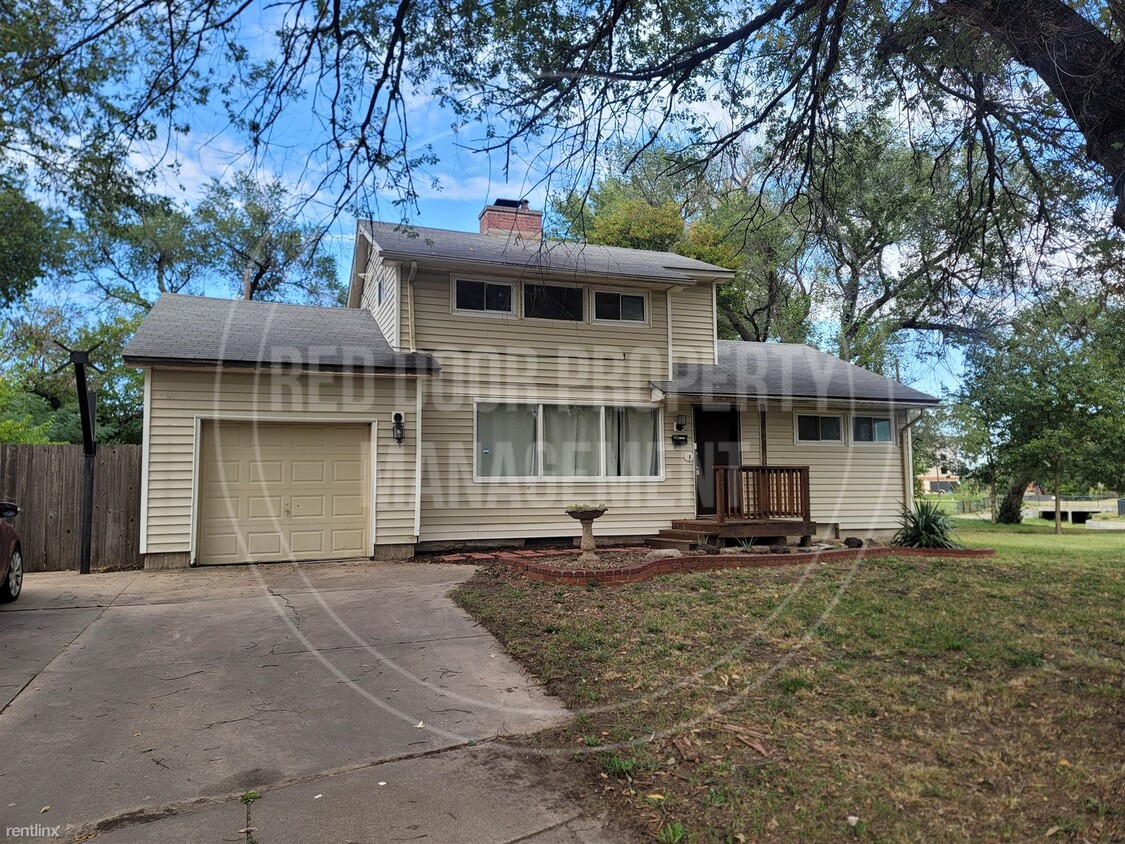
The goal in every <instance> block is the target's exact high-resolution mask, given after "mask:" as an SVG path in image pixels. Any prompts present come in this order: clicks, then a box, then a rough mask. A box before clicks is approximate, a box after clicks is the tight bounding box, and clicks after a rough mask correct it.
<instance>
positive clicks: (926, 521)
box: [894, 499, 961, 548]
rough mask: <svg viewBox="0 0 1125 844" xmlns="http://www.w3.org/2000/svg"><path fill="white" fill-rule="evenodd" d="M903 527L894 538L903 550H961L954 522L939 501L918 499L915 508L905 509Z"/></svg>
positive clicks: (901, 521) (901, 517) (900, 517)
mask: <svg viewBox="0 0 1125 844" xmlns="http://www.w3.org/2000/svg"><path fill="white" fill-rule="evenodd" d="M899 522H900V523H901V525H902V527H900V528H899V529H898V532H897V533H895V536H894V544H895V545H899V546H901V547H903V548H960V547H961V544H960V543H959V542H957V541H956V539H954V535H953V522H952V521H951V520H950V518H949V516H948V515H947V514H946V512H945V511H944V510H943V509H942V507H941V505H940V504H939V503H938V502H937V501H926V500H924V499H917V500H915V502H914V508H913V509H912V510H907V509H905V508H903V511H902V514H901V515H900V516H899Z"/></svg>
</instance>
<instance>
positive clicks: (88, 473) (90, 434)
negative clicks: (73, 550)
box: [55, 341, 101, 574]
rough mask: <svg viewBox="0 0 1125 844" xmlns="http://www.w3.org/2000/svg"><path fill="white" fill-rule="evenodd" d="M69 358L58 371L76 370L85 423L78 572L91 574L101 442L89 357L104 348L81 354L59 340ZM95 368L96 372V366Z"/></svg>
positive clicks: (75, 378)
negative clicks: (96, 470)
mask: <svg viewBox="0 0 1125 844" xmlns="http://www.w3.org/2000/svg"><path fill="white" fill-rule="evenodd" d="M56 345H58V346H59V347H60V348H61V349H63V350H64V351H65V352H66V353H67V354H68V355H69V356H70V357H69V360H67V362H66V363H64V364H63V365H62V366H60V367H59V368H58V369H57V370H55V371H56V372H59V371H61V370H62V369H64V368H65V367H67V366H73V367H74V380H75V382H76V385H77V387H78V418H79V421H80V422H81V424H82V454H83V458H84V460H85V473H84V474H85V477H84V480H85V494H84V496H83V501H82V552H81V559H80V560H79V567H78V571H79V573H80V574H89V573H90V555H91V542H92V539H93V532H94V458H95V456H96V455H97V450H98V443H97V435H96V431H95V427H94V426H95V423H96V421H97V398H96V396H95V395H94V391H93V390H91V389H90V388H89V386H88V384H87V381H86V369H87V367H90V366H93V364H92V363H90V354H91V353H92V352H93V351H94V350H95V349H97V348H98V346H100V345H101V343H98V345H97V346H94V347H93V348H92V349H87V350H86V351H79V350H77V349H68V348H67V347H66V346H64V345H63V344H62V343H59V342H58V341H56ZM94 369H97V367H96V366H95V367H94Z"/></svg>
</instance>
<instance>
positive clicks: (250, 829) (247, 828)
mask: <svg viewBox="0 0 1125 844" xmlns="http://www.w3.org/2000/svg"><path fill="white" fill-rule="evenodd" d="M257 831H258V827H256V826H244V827H242V829H240V830H239V832H241V833H242V834H243V835H249V834H250V833H251V832H257Z"/></svg>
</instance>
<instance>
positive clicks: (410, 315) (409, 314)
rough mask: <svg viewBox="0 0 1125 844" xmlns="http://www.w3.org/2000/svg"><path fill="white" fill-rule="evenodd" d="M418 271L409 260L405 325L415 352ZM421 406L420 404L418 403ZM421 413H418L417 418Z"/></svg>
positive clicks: (412, 349) (416, 263) (415, 262)
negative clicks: (415, 304) (415, 298)
mask: <svg viewBox="0 0 1125 844" xmlns="http://www.w3.org/2000/svg"><path fill="white" fill-rule="evenodd" d="M417 272H418V262H417V261H411V262H410V274H409V275H407V277H406V327H407V330H409V331H410V351H412V352H416V351H418V349H417V343H415V341H414V274H415V273H417ZM419 407H421V405H419ZM420 418H421V414H419V419H420Z"/></svg>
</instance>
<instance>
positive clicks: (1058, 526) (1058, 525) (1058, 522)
mask: <svg viewBox="0 0 1125 844" xmlns="http://www.w3.org/2000/svg"><path fill="white" fill-rule="evenodd" d="M1059 486H1060V484H1059V464H1058V463H1056V464H1055V536H1059V535H1060V534H1061V533H1062V500H1061V499H1060V498H1059Z"/></svg>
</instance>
